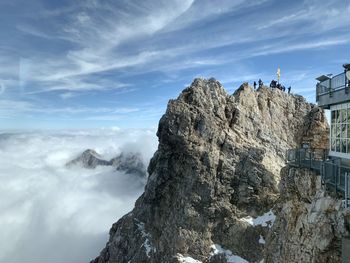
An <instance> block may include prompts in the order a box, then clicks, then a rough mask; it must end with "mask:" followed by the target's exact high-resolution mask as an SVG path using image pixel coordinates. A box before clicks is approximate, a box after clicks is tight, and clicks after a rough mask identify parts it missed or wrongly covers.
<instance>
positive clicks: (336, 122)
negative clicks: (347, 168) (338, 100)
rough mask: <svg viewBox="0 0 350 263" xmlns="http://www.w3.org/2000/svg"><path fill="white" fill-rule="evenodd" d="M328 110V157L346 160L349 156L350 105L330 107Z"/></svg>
mask: <svg viewBox="0 0 350 263" xmlns="http://www.w3.org/2000/svg"><path fill="white" fill-rule="evenodd" d="M330 110H331V129H330V133H331V134H330V144H331V145H330V149H329V150H330V155H333V156H338V157H343V158H347V157H348V155H350V103H344V104H338V105H334V106H331V107H330ZM349 158H350V156H349Z"/></svg>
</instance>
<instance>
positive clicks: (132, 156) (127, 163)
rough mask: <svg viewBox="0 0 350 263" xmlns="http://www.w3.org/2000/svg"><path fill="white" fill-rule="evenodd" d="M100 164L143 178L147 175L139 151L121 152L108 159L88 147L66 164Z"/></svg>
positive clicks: (90, 166)
mask: <svg viewBox="0 0 350 263" xmlns="http://www.w3.org/2000/svg"><path fill="white" fill-rule="evenodd" d="M99 165H101V166H113V167H115V169H116V170H117V171H123V172H125V173H126V174H133V175H137V176H139V177H142V178H144V177H146V176H147V171H146V167H145V164H144V162H143V160H142V157H141V155H140V154H139V153H121V154H120V155H118V156H117V157H115V158H113V159H111V160H109V161H107V160H104V159H102V157H101V155H99V154H98V153H97V152H95V151H94V150H90V149H88V150H86V151H84V152H83V153H82V154H81V155H79V156H78V157H77V158H75V159H74V160H72V161H70V162H68V163H67V164H66V166H68V167H72V166H80V167H84V168H87V169H94V168H96V167H97V166H99Z"/></svg>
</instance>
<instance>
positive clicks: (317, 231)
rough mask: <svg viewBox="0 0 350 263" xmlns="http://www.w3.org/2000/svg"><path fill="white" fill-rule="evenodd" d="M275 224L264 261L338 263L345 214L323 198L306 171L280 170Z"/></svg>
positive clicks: (328, 198)
mask: <svg viewBox="0 0 350 263" xmlns="http://www.w3.org/2000/svg"><path fill="white" fill-rule="evenodd" d="M281 175H282V179H281V183H280V187H281V193H283V194H281V195H280V200H279V201H278V202H277V205H276V207H275V211H276V213H277V215H278V216H277V218H276V221H275V223H274V225H273V227H272V229H271V231H270V232H269V235H268V237H267V243H266V248H265V250H266V251H265V261H266V262H276V263H278V262H319V263H326V262H332V263H333V262H342V259H341V242H342V237H343V236H344V235H347V234H348V230H347V226H346V224H347V223H346V222H349V219H350V214H349V211H347V210H345V209H343V206H342V203H341V200H339V199H334V198H332V197H331V196H329V195H327V194H326V193H325V192H324V190H323V188H322V187H321V180H320V177H319V176H317V175H316V174H315V172H313V171H311V170H309V169H305V168H304V169H303V168H293V167H288V166H287V167H284V168H283V169H282V171H281Z"/></svg>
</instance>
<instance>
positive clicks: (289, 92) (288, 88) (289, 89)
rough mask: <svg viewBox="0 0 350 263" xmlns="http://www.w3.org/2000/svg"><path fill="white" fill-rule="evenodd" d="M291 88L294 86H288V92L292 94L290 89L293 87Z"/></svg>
mask: <svg viewBox="0 0 350 263" xmlns="http://www.w3.org/2000/svg"><path fill="white" fill-rule="evenodd" d="M291 88H292V87H291V86H289V87H288V94H290V89H291Z"/></svg>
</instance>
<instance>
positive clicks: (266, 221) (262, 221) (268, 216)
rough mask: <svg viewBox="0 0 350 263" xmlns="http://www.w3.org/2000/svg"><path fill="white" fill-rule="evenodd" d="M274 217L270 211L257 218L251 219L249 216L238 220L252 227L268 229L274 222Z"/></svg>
mask: <svg viewBox="0 0 350 263" xmlns="http://www.w3.org/2000/svg"><path fill="white" fill-rule="evenodd" d="M275 219H276V216H275V214H274V213H273V212H272V211H271V210H270V211H268V212H266V213H265V214H263V215H261V216H258V217H257V218H253V217H251V216H247V217H243V218H240V219H239V220H240V221H243V222H246V223H248V224H250V225H252V226H259V225H260V226H265V227H266V226H268V227H269V228H271V227H272V225H273V223H274V222H275Z"/></svg>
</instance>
